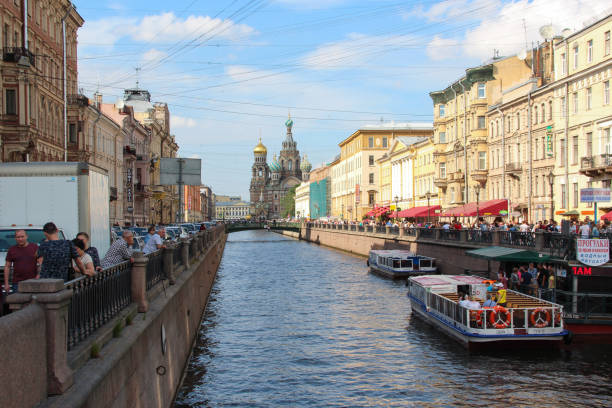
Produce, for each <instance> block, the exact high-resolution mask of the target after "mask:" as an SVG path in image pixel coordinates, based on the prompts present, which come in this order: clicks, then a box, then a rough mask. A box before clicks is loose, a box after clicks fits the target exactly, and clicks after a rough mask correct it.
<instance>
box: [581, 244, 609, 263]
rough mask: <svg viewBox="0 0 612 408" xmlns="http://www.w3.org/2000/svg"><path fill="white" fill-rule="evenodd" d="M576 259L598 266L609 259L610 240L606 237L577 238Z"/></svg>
mask: <svg viewBox="0 0 612 408" xmlns="http://www.w3.org/2000/svg"><path fill="white" fill-rule="evenodd" d="M576 259H577V260H578V262H581V263H583V264H585V265H589V266H599V265H603V264H605V263H607V262H608V261H609V260H610V241H609V240H607V239H577V240H576Z"/></svg>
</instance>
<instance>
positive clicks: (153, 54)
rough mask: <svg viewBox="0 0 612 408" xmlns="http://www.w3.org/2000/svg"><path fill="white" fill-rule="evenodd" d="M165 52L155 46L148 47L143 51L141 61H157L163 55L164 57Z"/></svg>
mask: <svg viewBox="0 0 612 408" xmlns="http://www.w3.org/2000/svg"><path fill="white" fill-rule="evenodd" d="M166 55H168V54H166V53H165V52H163V51H160V50H156V49H155V48H152V49H150V50H149V51H147V52H145V53H144V54H143V55H142V61H143V62H152V61H158V60H160V59H162V58H163V57H165V56H166Z"/></svg>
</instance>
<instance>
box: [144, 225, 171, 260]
mask: <svg viewBox="0 0 612 408" xmlns="http://www.w3.org/2000/svg"><path fill="white" fill-rule="evenodd" d="M165 236H166V229H165V228H160V229H159V231H157V233H156V234H153V236H152V237H151V238H149V240H148V241H147V243H146V244H145V246H144V248H143V250H142V251H143V252H144V253H145V254H150V253H151V252H155V251H157V250H158V249H161V248H165V247H166V246H165V245H164V240H163V238H164V237H165Z"/></svg>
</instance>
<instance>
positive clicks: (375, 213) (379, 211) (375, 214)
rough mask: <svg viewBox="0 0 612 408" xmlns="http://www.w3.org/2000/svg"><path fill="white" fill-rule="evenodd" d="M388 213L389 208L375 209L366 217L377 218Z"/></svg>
mask: <svg viewBox="0 0 612 408" xmlns="http://www.w3.org/2000/svg"><path fill="white" fill-rule="evenodd" d="M388 211H389V207H376V208H373V209H371V210H370V211H368V212H367V213H366V215H367V216H368V217H378V216H379V215H382V214H384V213H386V212H388Z"/></svg>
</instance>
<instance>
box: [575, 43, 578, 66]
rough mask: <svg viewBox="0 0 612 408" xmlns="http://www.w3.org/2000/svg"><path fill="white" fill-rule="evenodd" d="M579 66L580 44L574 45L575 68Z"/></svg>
mask: <svg viewBox="0 0 612 408" xmlns="http://www.w3.org/2000/svg"><path fill="white" fill-rule="evenodd" d="M576 68H578V46H577V45H576V46H575V47H574V69H576Z"/></svg>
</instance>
